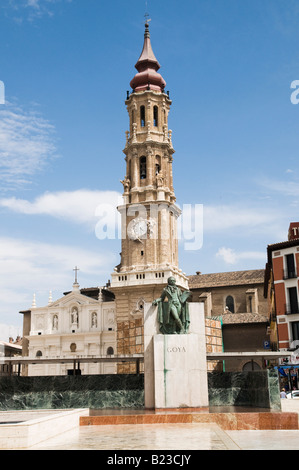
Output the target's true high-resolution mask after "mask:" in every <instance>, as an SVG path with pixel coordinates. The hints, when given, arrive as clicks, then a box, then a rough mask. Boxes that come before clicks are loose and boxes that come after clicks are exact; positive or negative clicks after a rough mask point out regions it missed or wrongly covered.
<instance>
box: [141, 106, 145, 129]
mask: <svg viewBox="0 0 299 470" xmlns="http://www.w3.org/2000/svg"><path fill="white" fill-rule="evenodd" d="M140 125H141V127H144V126H145V107H144V106H140Z"/></svg>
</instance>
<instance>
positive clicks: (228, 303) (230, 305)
mask: <svg viewBox="0 0 299 470" xmlns="http://www.w3.org/2000/svg"><path fill="white" fill-rule="evenodd" d="M225 308H226V310H229V311H230V312H231V313H235V302H234V299H233V297H232V296H231V295H228V296H227V297H226V299H225Z"/></svg>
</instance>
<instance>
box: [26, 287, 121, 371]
mask: <svg viewBox="0 0 299 470" xmlns="http://www.w3.org/2000/svg"><path fill="white" fill-rule="evenodd" d="M21 313H23V315H24V331H25V335H24V336H25V338H24V339H25V341H26V340H27V342H26V343H25V348H26V345H27V354H25V355H28V356H29V358H32V360H34V359H36V362H35V363H34V364H29V365H28V366H27V367H28V369H27V370H26V374H28V375H30V376H43V375H70V374H73V373H74V371H73V367H72V364H70V363H69V362H65V363H62V362H61V361H60V362H58V361H57V362H55V358H59V359H60V360H62V359H63V358H72V357H73V358H76V359H77V361H78V363H79V364H80V366H79V367H77V370H76V373H78V372H79V373H80V374H84V375H88V374H113V373H115V370H116V369H115V367H116V366H115V363H113V362H109V363H106V362H92V361H89V362H82V363H80V357H81V358H83V357H85V358H86V357H88V358H90V359H92V357H99V356H103V357H107V356H113V355H114V354H115V348H116V342H115V338H116V332H115V303H114V299H113V296H112V295H111V293H109V292H108V291H107V290H106V289H105V288H89V289H80V287H79V284H78V283H77V282H75V283H74V284H73V289H72V291H70V292H67V293H65V295H64V296H63V297H62V298H60V299H58V300H56V301H54V302H52V300H51V299H49V304H48V305H47V306H45V307H39V308H37V307H36V306H35V304H33V306H32V308H31V310H28V311H25V312H21ZM26 325H27V326H26ZM26 328H27V331H26ZM28 328H29V329H28ZM23 341H24V340H23ZM24 352H26V351H24V347H23V355H24ZM46 358H48V359H51V358H52V359H53V362H52V363H51V362H50V363H43V362H42V361H41V362H40V363H38V359H46ZM33 362H34V361H33Z"/></svg>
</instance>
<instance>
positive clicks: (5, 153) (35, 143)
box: [0, 103, 56, 190]
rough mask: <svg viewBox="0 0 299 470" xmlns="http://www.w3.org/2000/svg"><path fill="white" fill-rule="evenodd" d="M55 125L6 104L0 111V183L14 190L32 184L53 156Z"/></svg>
mask: <svg viewBox="0 0 299 470" xmlns="http://www.w3.org/2000/svg"><path fill="white" fill-rule="evenodd" d="M54 131H55V129H54V126H53V125H52V124H50V123H49V121H47V120H46V119H44V118H43V117H42V116H41V115H40V114H39V113H37V112H36V111H34V110H32V111H25V110H24V109H22V108H21V107H19V106H16V105H13V104H11V103H5V105H4V106H1V108H0V184H1V188H2V190H3V189H15V188H16V187H19V186H20V185H24V184H28V183H30V182H31V178H32V176H33V175H34V174H35V173H37V172H39V171H41V170H43V169H44V168H45V166H46V164H47V163H48V161H49V159H51V158H53V157H54V156H55V155H56V147H55V143H54Z"/></svg>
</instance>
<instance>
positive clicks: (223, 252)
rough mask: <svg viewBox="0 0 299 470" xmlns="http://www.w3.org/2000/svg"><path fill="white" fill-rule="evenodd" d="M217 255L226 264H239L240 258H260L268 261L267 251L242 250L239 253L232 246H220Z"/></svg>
mask: <svg viewBox="0 0 299 470" xmlns="http://www.w3.org/2000/svg"><path fill="white" fill-rule="evenodd" d="M216 256H217V257H219V258H222V260H223V261H224V262H225V263H226V264H237V263H238V262H239V261H240V260H258V261H264V262H266V252H259V251H242V252H239V253H237V252H236V251H235V250H232V249H231V248H225V247H222V248H219V250H218V252H217V253H216Z"/></svg>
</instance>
